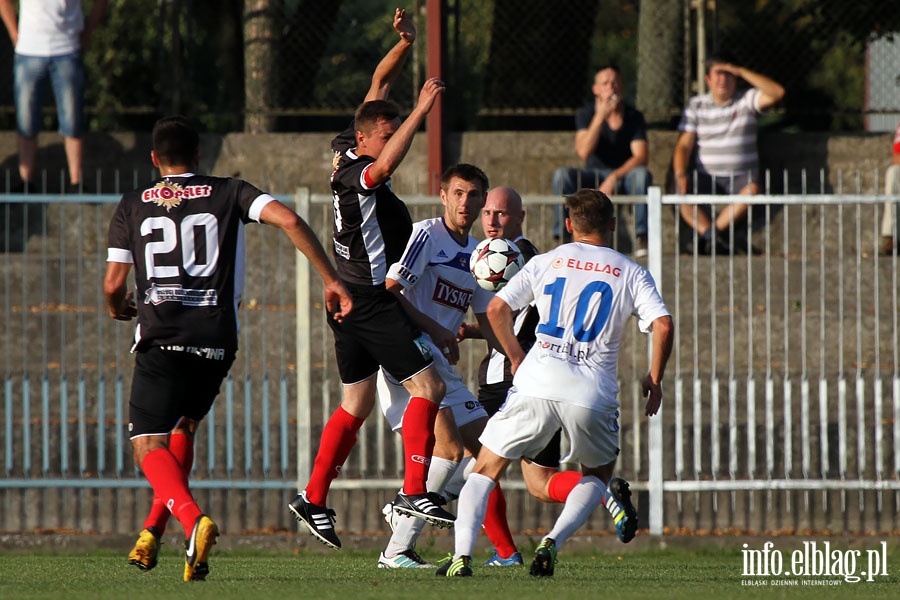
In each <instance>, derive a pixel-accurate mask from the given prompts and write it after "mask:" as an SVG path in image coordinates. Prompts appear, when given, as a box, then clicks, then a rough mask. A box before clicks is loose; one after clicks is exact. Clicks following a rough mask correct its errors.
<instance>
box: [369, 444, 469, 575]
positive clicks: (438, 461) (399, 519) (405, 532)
mask: <svg viewBox="0 0 900 600" xmlns="http://www.w3.org/2000/svg"><path fill="white" fill-rule="evenodd" d="M459 464H460V463H458V462H456V461H453V460H447V459H446V458H440V457H439V456H433V457H432V458H431V465H429V467H428V479H427V480H426V481H425V489H427V490H428V491H429V492H436V493H438V494H440V493H442V492H443V491H444V487H445V486H446V485H447V482H448V481H449V480H450V479H451V478H452V477H453V474H454V473H456V471H458V470H459ZM394 520H395V521H394V522H395V525H394V532H393V533H392V534H391V539H390V540H389V541H388V545H387V548H385V549H384V556H385V557H386V558H393V557H395V556H397V555H398V554H400V553H401V552H406V551H407V550H411V549H413V548H415V547H416V541H418V539H419V535H420V534H421V533H422V530H423V529H424V528H425V521H423V520H422V519H417V518H416V517H410V516H409V515H397V514H395V515H394Z"/></svg>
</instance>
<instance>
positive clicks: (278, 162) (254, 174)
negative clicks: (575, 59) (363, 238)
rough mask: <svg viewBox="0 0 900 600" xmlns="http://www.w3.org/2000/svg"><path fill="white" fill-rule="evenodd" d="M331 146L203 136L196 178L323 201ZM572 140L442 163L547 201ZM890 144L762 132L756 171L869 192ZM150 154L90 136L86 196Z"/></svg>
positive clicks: (667, 151)
mask: <svg viewBox="0 0 900 600" xmlns="http://www.w3.org/2000/svg"><path fill="white" fill-rule="evenodd" d="M677 136H678V133H677V132H674V131H651V132H650V157H651V162H650V169H651V172H652V173H653V177H654V179H655V181H656V182H657V183H660V184H662V183H664V182H665V181H666V179H667V174H668V170H669V165H670V162H671V157H672V149H673V147H674V145H675V140H676V139H677ZM332 137H333V134H331V133H296V134H295V133H281V134H268V135H249V134H242V133H232V134H227V135H224V136H221V135H206V136H203V138H202V148H201V160H202V164H201V170H202V171H204V172H208V173H212V174H216V175H235V176H240V177H242V178H244V179H247V180H248V181H251V182H253V183H256V184H258V185H260V186H262V187H265V188H267V189H269V190H271V191H272V192H275V193H289V192H292V191H293V190H295V189H296V188H297V187H298V186H308V187H310V188H311V189H312V190H313V192H320V193H325V192H327V191H328V176H329V174H330V172H331V158H332V156H331V151H330V149H329V143H330V141H331V138H332ZM573 140H574V134H573V133H572V132H513V131H491V132H471V133H466V134H452V135H451V136H450V139H449V142H448V146H449V151H448V153H447V157H446V159H447V161H448V162H449V161H464V162H471V163H474V164H477V165H479V166H481V167H482V168H483V169H484V170H485V172H486V173H487V174H488V176H489V177H490V178H491V183H492V185H500V184H504V185H512V186H514V187H516V188H518V189H519V190H520V191H521V192H523V193H527V194H549V193H550V192H551V189H550V180H551V176H552V173H553V169H555V168H556V167H558V166H562V165H577V164H579V163H580V161H579V159H578V157H577V155H576V154H575V151H574V146H573ZM891 140H892V136H891V135H890V134H886V133H880V134H869V133H859V134H840V135H838V134H828V133H796V134H790V133H761V134H760V140H759V148H760V156H761V160H762V166H763V168H764V169H766V168H768V169H771V170H773V172H774V173H775V174H774V175H773V181H774V185H773V191H775V192H781V191H783V190H784V186H783V185H782V182H783V176H782V171H783V170H784V169H788V170H790V171H791V173H792V174H791V177H790V181H789V189H790V191H800V186H801V176H800V175H799V172H800V170H801V169H806V170H807V172H808V177H807V180H808V182H809V184H810V186H811V187H810V188H809V189H810V191H815V192H818V191H819V186H818V182H819V172H820V171H821V170H823V169H824V171H825V174H826V180H827V189H826V191H834V190H836V188H837V186H838V173H843V178H844V182H845V186H846V185H847V184H848V182H850V181H853V185H854V186H855V178H856V173H857V171H858V172H859V173H860V176H861V183H862V191H864V192H869V193H871V192H872V191H873V190H872V185H873V183H874V177H875V173H879V180H880V178H881V177H882V176H883V171H884V169H885V168H886V167H887V166H888V165H889V164H890V154H891ZM39 142H40V150H39V154H38V161H39V163H38V168H39V169H42V170H43V171H45V173H46V174H45V175H44V177H45V178H46V182H47V183H46V189H47V191H49V192H54V191H56V190H58V189H59V186H60V183H59V182H60V179H61V178H60V172H61V170H62V169H64V168H65V155H64V153H63V146H62V139H61V138H60V137H59V136H58V135H56V134H54V133H45V134H42V136H41V138H40V141H39ZM149 152H150V136H149V135H148V134H144V133H141V134H137V133H112V134H90V135H89V136H88V137H87V138H86V149H85V159H84V171H85V173H86V177H85V179H86V181H88V182H90V186H91V189H92V191H97V187H98V186H97V183H98V182H99V184H100V188H101V189H100V191H102V192H106V191H109V192H113V191H114V190H115V188H114V186H115V185H116V179H115V176H114V173H115V172H116V171H118V172H119V173H120V176H119V177H120V179H119V184H118V185H119V187H120V189H125V188H129V187H132V183H133V181H134V179H135V173H137V177H138V181H146V180H147V178H148V177H149V176H150V173H151V165H150V159H149ZM426 153H427V149H426V135H425V134H424V133H420V134H419V135H418V136H417V138H416V140H415V142H414V144H413V147H412V149H411V150H410V152H409V154H408V155H407V158H406V159H405V161H404V163H403V165H402V166H401V167H400V169H399V170H398V172H397V173H396V174H395V177H394V185H395V189H397V190H398V192H399V193H400V194H401V195H402V194H404V193H405V194H417V193H426V192H427V162H426V161H427V156H426ZM0 160H2V162H0V189H2V188H3V187H5V183H4V178H5V176H6V173H7V171H9V172H11V173H15V170H16V165H17V157H16V141H15V133H13V132H2V133H0ZM98 173H99V175H98ZM844 189H845V190H846V187H845V188H844ZM854 191H855V189H854ZM879 191H880V190H879Z"/></svg>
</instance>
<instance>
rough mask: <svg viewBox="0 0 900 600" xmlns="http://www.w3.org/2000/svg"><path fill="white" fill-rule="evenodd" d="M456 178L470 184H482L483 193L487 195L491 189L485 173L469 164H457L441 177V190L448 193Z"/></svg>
mask: <svg viewBox="0 0 900 600" xmlns="http://www.w3.org/2000/svg"><path fill="white" fill-rule="evenodd" d="M454 177H459V178H460V179H462V180H463V181H468V182H469V183H477V184H480V185H481V191H482V192H484V193H485V194H486V193H487V191H488V189H489V188H490V183H489V182H488V177H487V175H485V174H484V171H482V170H481V169H479V168H478V167H476V166H475V165H470V164H469V163H457V164H455V165H453V166H452V167H448V168H447V169H446V170H445V171H444V173H443V174H442V175H441V189H443V190H445V191H446V189H447V185H448V184H449V183H450V180H451V179H453V178H454Z"/></svg>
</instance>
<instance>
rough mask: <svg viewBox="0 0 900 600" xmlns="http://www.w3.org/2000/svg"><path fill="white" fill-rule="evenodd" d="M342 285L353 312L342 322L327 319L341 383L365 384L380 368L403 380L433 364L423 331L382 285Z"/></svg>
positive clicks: (329, 317)
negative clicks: (351, 302)
mask: <svg viewBox="0 0 900 600" xmlns="http://www.w3.org/2000/svg"><path fill="white" fill-rule="evenodd" d="M344 285H345V286H346V287H347V290H348V291H349V292H350V295H351V296H353V311H352V312H351V313H350V314H349V315H348V316H347V317H346V318H345V319H344V321H343V322H342V323H338V322H337V321H335V320H334V319H332V318H331V315H329V316H328V325H329V326H330V327H331V330H332V331H333V332H334V350H335V354H336V355H337V364H338V371H339V372H340V374H341V382H343V383H344V384H352V383H358V382H360V381H364V380H366V379H368V378H369V377H371V376H372V375H374V374H375V373H377V372H378V367H379V366H382V367H384V370H385V371H387V372H388V373H390V374H391V376H392V377H393V378H394V379H396V380H397V381H406V380H407V379H409V378H410V377H412V376H413V375H415V374H416V373H418V372H420V371H422V370H424V369H425V368H427V367H428V365H430V364H431V363H432V359H431V351H430V350H429V349H428V344H427V343H426V342H425V339H424V338H423V335H422V332H421V331H420V330H419V328H418V327H416V326H415V324H414V323H413V322H412V320H411V319H410V318H409V315H407V314H406V311H405V310H403V306H402V305H401V304H400V301H399V300H398V299H397V297H396V296H394V294H392V293H391V292H389V291H387V290H386V289H385V288H384V287H383V286H359V285H353V284H347V283H345V284H344Z"/></svg>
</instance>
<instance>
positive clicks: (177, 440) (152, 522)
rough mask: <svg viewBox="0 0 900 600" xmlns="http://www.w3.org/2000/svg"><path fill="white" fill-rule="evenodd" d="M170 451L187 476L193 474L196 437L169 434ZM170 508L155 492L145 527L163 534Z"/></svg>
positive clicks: (179, 433) (159, 534)
mask: <svg viewBox="0 0 900 600" xmlns="http://www.w3.org/2000/svg"><path fill="white" fill-rule="evenodd" d="M169 452H171V453H172V456H174V457H175V460H177V461H178V462H179V464H180V465H181V472H182V473H184V476H185V478H187V477H188V476H189V475H190V474H191V467H193V466H194V438H193V436H190V435H187V434H185V433H182V432H181V431H178V432H176V433H173V434H172V435H170V436H169ZM171 514H172V513H170V512H169V509H168V508H166V503H165V502H163V501H162V499H161V498H160V497H159V496H158V495H156V494H154V495H153V504H152V505H151V506H150V514H148V515H147V519H146V520H145V521H144V529H150V528H151V527H153V528H154V529H156V535H157V536H162V534H164V533H165V532H166V524H167V523H168V522H169V515H171Z"/></svg>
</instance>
